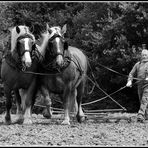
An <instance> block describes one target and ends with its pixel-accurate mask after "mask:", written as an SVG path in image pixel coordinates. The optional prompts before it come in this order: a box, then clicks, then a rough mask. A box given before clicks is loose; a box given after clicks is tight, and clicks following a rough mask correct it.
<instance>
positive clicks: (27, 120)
mask: <svg viewBox="0 0 148 148" xmlns="http://www.w3.org/2000/svg"><path fill="white" fill-rule="evenodd" d="M36 93H37V87H36V81H35V80H33V81H32V84H31V85H30V87H29V89H28V90H22V95H23V97H22V108H23V114H24V122H23V124H32V106H33V102H34V99H35V97H36Z"/></svg>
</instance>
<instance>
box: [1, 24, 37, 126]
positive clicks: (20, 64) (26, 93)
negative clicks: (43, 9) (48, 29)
mask: <svg viewBox="0 0 148 148" xmlns="http://www.w3.org/2000/svg"><path fill="white" fill-rule="evenodd" d="M10 31H11V50H8V52H7V53H6V55H5V57H4V58H3V60H2V65H1V77H2V81H3V84H4V94H5V97H6V115H5V123H6V124H11V107H12V91H13V92H14V95H15V99H16V103H17V115H18V117H17V120H16V122H21V123H24V124H25V123H26V124H31V123H32V120H31V109H32V104H33V103H34V100H35V94H36V75H33V74H26V73H24V72H25V71H28V70H29V71H34V72H36V71H37V68H38V61H37V60H36V59H35V58H33V57H32V53H33V50H35V37H34V35H33V34H32V33H31V32H30V31H29V28H28V27H27V26H23V25H21V26H16V27H13V28H11V30H10ZM21 105H22V106H21Z"/></svg>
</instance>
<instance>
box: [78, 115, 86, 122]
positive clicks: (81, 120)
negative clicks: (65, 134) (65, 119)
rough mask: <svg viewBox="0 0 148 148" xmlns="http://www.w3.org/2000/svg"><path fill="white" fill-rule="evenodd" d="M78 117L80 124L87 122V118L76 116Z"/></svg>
mask: <svg viewBox="0 0 148 148" xmlns="http://www.w3.org/2000/svg"><path fill="white" fill-rule="evenodd" d="M76 117H77V121H78V122H79V123H82V122H84V121H85V120H86V118H87V117H86V116H78V115H77V116H76Z"/></svg>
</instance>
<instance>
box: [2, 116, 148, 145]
mask: <svg viewBox="0 0 148 148" xmlns="http://www.w3.org/2000/svg"><path fill="white" fill-rule="evenodd" d="M135 116H136V115H135V114H128V113H108V114H105V113H102V114H101V113H100V114H98V115H90V114H89V115H87V118H86V121H85V122H83V123H78V122H77V121H76V119H75V117H74V116H71V121H70V123H71V125H61V122H62V119H63V114H53V116H52V118H51V119H46V118H45V117H43V115H41V114H38V115H37V114H33V115H32V117H33V118H32V119H33V124H32V125H23V124H14V123H13V121H14V120H15V117H16V116H15V114H12V124H11V125H5V124H4V114H1V115H0V146H148V123H147V122H145V123H139V122H136V118H135Z"/></svg>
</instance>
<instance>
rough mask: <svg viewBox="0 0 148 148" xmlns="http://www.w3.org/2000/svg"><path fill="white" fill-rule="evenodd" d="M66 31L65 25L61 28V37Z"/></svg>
mask: <svg viewBox="0 0 148 148" xmlns="http://www.w3.org/2000/svg"><path fill="white" fill-rule="evenodd" d="M66 31H67V24H65V25H64V26H63V27H62V36H63V35H64V34H65V33H66Z"/></svg>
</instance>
